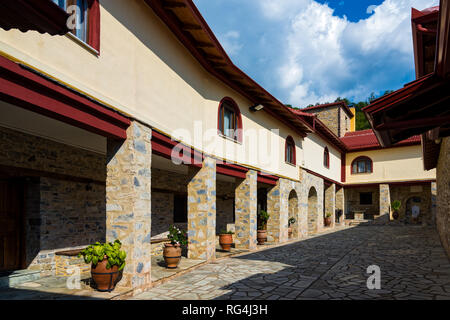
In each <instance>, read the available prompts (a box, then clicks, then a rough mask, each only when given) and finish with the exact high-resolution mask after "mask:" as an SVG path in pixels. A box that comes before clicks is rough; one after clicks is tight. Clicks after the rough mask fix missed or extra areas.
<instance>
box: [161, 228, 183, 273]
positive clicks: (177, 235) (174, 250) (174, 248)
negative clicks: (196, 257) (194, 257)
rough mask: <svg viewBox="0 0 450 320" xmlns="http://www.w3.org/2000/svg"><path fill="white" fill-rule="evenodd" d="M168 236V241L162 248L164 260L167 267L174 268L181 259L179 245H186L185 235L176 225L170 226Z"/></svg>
mask: <svg viewBox="0 0 450 320" xmlns="http://www.w3.org/2000/svg"><path fill="white" fill-rule="evenodd" d="M168 238H169V240H170V243H166V244H165V245H164V249H163V257H164V261H165V262H166V267H167V268H168V269H176V268H177V267H178V264H179V263H180V260H181V247H182V246H186V245H187V235H186V232H185V231H182V230H180V229H179V228H177V227H176V226H170V228H169V235H168Z"/></svg>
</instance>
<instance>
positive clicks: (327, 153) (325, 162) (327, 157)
mask: <svg viewBox="0 0 450 320" xmlns="http://www.w3.org/2000/svg"><path fill="white" fill-rule="evenodd" d="M323 166H324V167H325V168H327V169H330V151H329V150H328V147H325V149H324V150H323Z"/></svg>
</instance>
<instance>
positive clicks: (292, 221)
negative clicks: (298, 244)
mask: <svg viewBox="0 0 450 320" xmlns="http://www.w3.org/2000/svg"><path fill="white" fill-rule="evenodd" d="M295 221H296V220H295V218H289V220H288V236H289V238H291V237H292V225H293V224H294V223H295Z"/></svg>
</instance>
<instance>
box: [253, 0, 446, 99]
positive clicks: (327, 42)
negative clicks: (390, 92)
mask: <svg viewBox="0 0 450 320" xmlns="http://www.w3.org/2000/svg"><path fill="white" fill-rule="evenodd" d="M436 3H437V0H385V1H384V2H383V3H382V4H381V5H379V6H375V7H373V6H370V7H369V8H370V9H371V12H373V14H372V15H371V16H370V17H368V18H367V19H363V20H360V21H358V22H350V21H348V20H347V18H346V17H345V16H344V17H343V18H341V17H337V16H334V15H333V9H331V8H330V7H328V5H327V4H319V3H317V2H315V1H313V0H298V1H296V0H278V1H272V0H261V1H260V3H259V4H260V9H261V10H262V12H263V14H264V16H265V17H267V18H268V19H271V20H274V19H277V20H278V22H279V24H280V30H283V31H284V32H280V33H279V34H280V37H283V43H284V48H282V54H281V56H280V57H279V60H278V63H277V64H278V67H277V74H278V80H279V81H278V83H279V87H280V88H281V89H282V91H283V92H285V96H286V97H285V99H284V100H288V101H286V103H290V104H292V105H296V106H306V105H308V104H315V103H317V102H326V101H334V100H335V99H336V97H338V96H341V97H344V96H345V97H355V98H356V99H365V98H366V97H367V96H369V94H370V93H371V92H372V91H377V89H378V90H384V89H396V88H382V86H383V85H386V83H387V82H388V81H390V80H392V79H391V78H392V77H404V76H405V75H406V74H407V71H409V70H411V67H412V65H413V58H412V38H411V20H410V19H411V7H415V8H417V9H419V10H422V9H424V8H427V7H431V6H434V5H436ZM369 8H368V9H367V10H368V11H369ZM405 70H407V71H405ZM349 88H350V89H349Z"/></svg>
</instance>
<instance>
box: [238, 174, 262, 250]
mask: <svg viewBox="0 0 450 320" xmlns="http://www.w3.org/2000/svg"><path fill="white" fill-rule="evenodd" d="M235 194H236V196H235V199H236V205H235V214H236V223H235V236H234V241H235V244H236V248H245V249H250V250H252V249H255V248H256V230H257V225H256V222H257V221H256V220H257V212H256V207H257V172H256V171H254V170H249V171H248V172H247V175H246V178H245V179H244V180H242V181H241V183H239V185H238V186H237V187H236V191H235Z"/></svg>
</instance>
